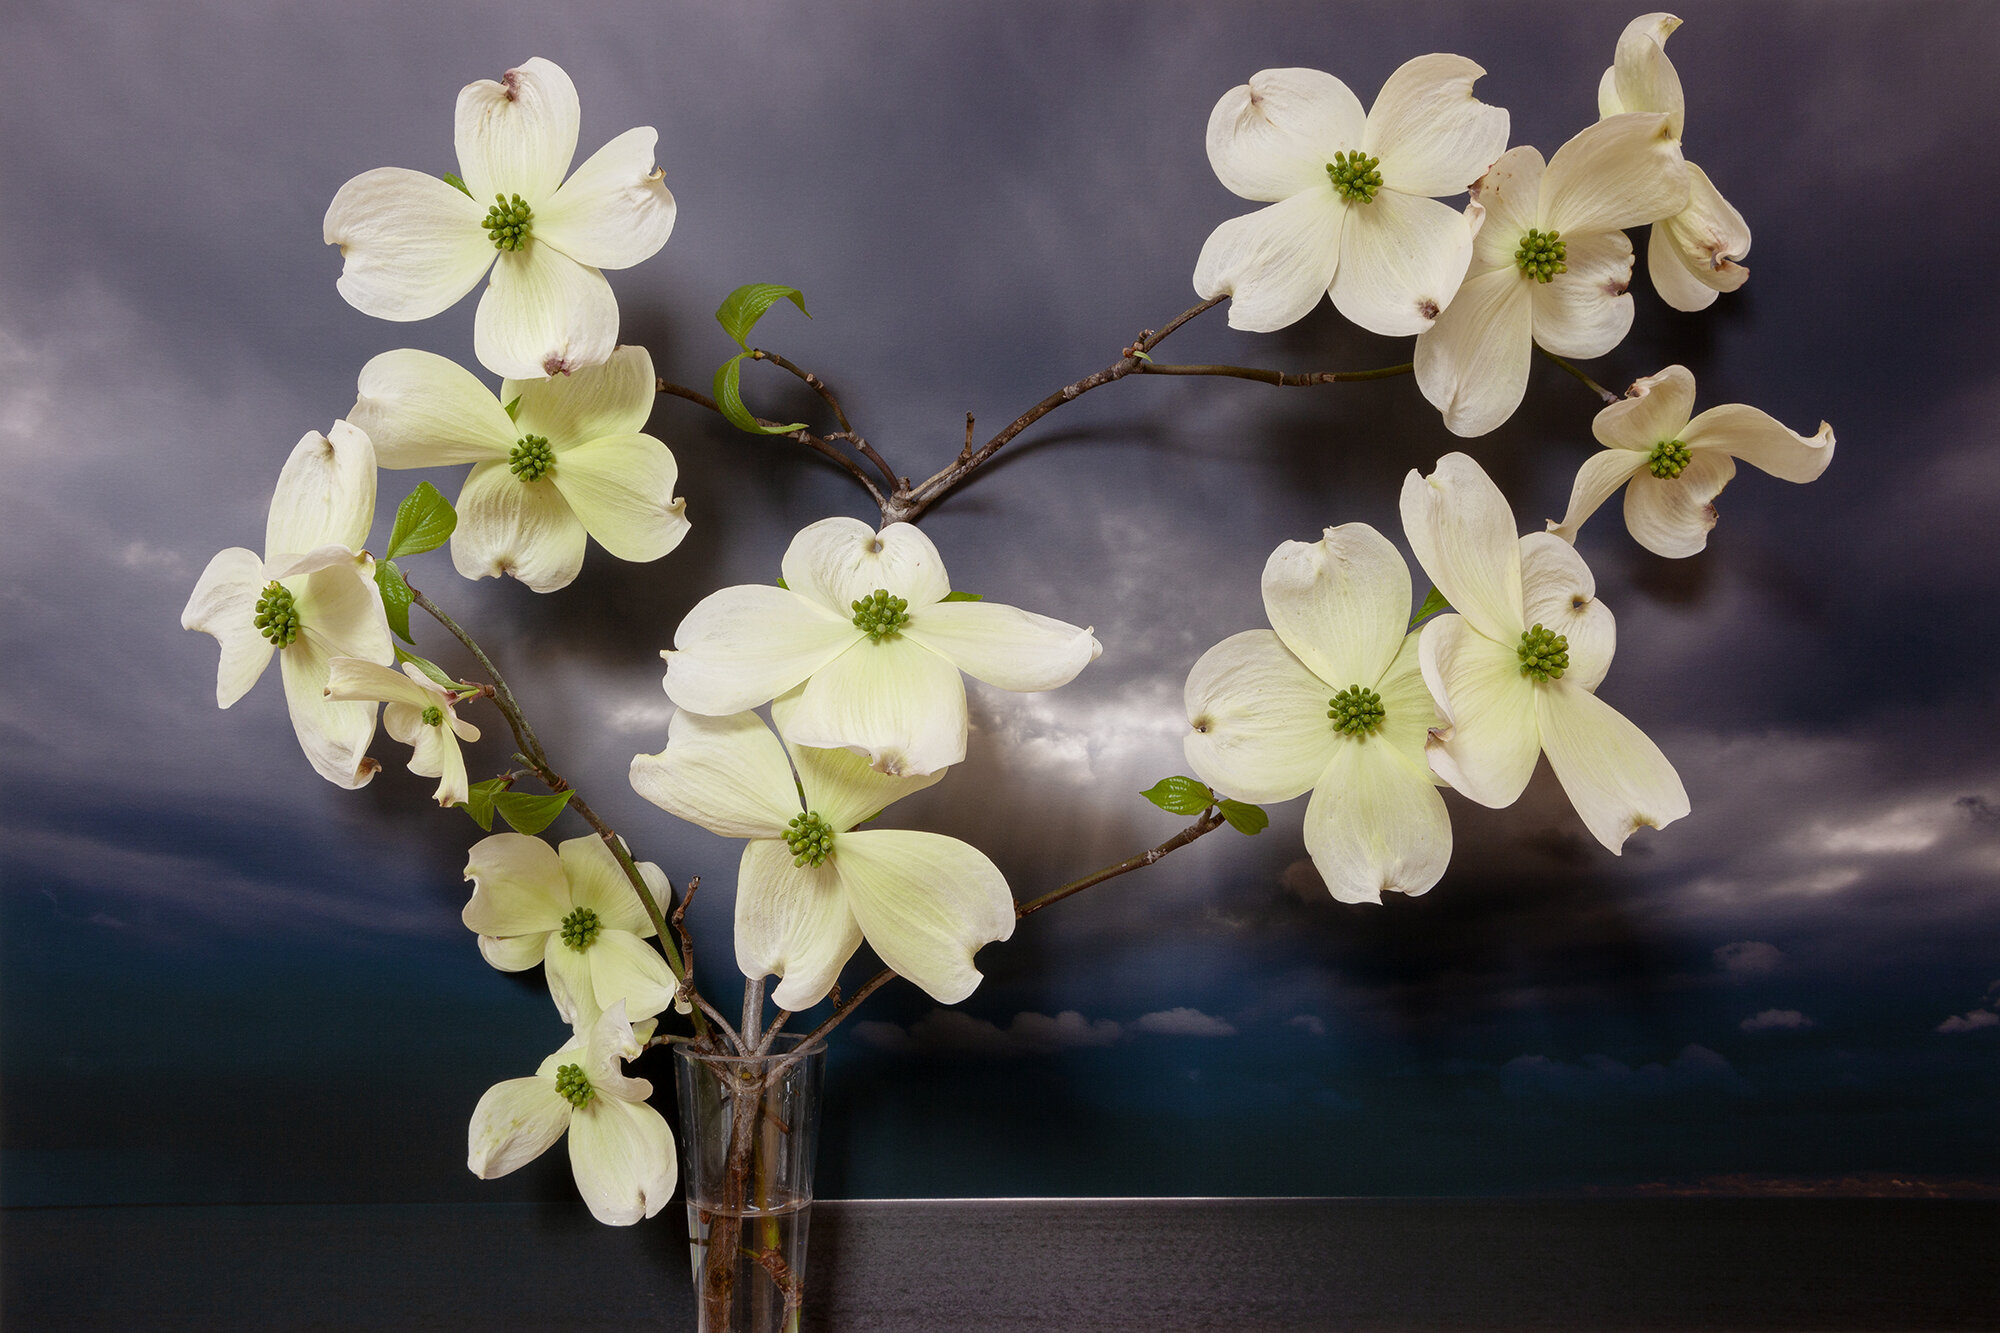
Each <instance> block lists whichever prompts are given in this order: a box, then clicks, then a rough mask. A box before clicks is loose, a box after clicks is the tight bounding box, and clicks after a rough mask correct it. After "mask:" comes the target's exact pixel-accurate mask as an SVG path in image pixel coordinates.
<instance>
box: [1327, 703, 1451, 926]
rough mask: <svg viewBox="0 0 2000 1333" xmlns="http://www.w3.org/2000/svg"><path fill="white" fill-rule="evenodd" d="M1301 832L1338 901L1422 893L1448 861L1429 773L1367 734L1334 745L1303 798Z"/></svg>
mask: <svg viewBox="0 0 2000 1333" xmlns="http://www.w3.org/2000/svg"><path fill="white" fill-rule="evenodd" d="M1305 838H1306V851H1307V852H1308V853H1310V854H1311V856H1312V859H1313V865H1314V866H1315V867H1316V868H1318V870H1319V874H1320V878H1321V879H1323V880H1325V881H1326V887H1327V891H1328V892H1330V893H1331V894H1333V896H1334V898H1336V899H1337V900H1338V901H1340V902H1344V903H1379V902H1381V901H1382V895H1383V894H1384V893H1385V892H1386V893H1409V894H1418V893H1423V892H1425V891H1427V890H1428V889H1429V888H1430V887H1431V886H1432V885H1433V884H1436V883H1437V882H1438V880H1440V879H1442V878H1443V877H1444V871H1445V866H1446V865H1447V864H1449V863H1450V861H1451V819H1450V816H1448V815H1447V814H1446V813H1445V808H1444V798H1443V797H1442V796H1440V795H1439V794H1438V790H1437V788H1436V787H1435V786H1433V785H1432V783H1431V776H1430V774H1429V773H1428V772H1427V771H1425V770H1424V769H1423V768H1422V767H1420V766H1418V765H1417V764H1414V763H1412V762H1411V761H1410V759H1409V756H1407V755H1405V754H1404V753H1403V752H1402V751H1401V750H1399V749H1397V748H1396V747H1395V746H1393V745H1389V744H1386V743H1384V742H1383V741H1382V740H1381V739H1380V738H1379V737H1373V736H1371V737H1369V738H1368V739H1366V740H1359V741H1356V740H1348V741H1343V742H1342V743H1341V745H1340V747H1339V749H1338V751H1337V752H1336V753H1335V755H1334V758H1333V762H1332V763H1331V764H1329V765H1328V766H1327V770H1326V775H1325V776H1324V777H1323V778H1321V779H1320V782H1319V785H1318V786H1316V787H1315V788H1313V795H1312V800H1311V801H1309V802H1308V803H1307V804H1306V823H1305Z"/></svg>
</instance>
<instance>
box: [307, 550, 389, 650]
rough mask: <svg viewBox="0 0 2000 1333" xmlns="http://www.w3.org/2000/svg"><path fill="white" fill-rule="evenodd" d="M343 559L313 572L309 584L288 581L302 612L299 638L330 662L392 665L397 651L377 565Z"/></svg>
mask: <svg viewBox="0 0 2000 1333" xmlns="http://www.w3.org/2000/svg"><path fill="white" fill-rule="evenodd" d="M321 549H322V551H338V552H340V554H341V555H342V556H343V557H344V558H343V559H341V560H339V561H337V562H334V563H329V564H325V565H321V566H320V567H318V568H316V569H311V570H310V571H309V572H308V573H307V574H306V577H305V578H304V580H303V581H301V580H299V579H296V578H288V581H287V583H286V585H285V586H286V587H288V588H290V589H291V590H292V598H293V602H294V604H295V605H296V606H297V607H298V612H299V636H300V638H301V639H311V640H313V641H314V642H315V643H317V644H318V645H319V646H320V648H321V649H322V650H323V651H324V652H325V653H326V655H327V656H328V657H358V658H361V659H362V660H363V661H368V662H385V663H386V662H392V661H394V660H395V657H396V649H395V645H394V644H393V643H392V642H391V641H390V639H389V622H388V619H387V617H386V616H385V615H384V614H383V612H382V597H381V594H380V592H379V591H378V590H377V589H376V587H375V562H374V561H373V560H371V559H369V558H368V557H367V556H365V555H364V556H355V555H352V554H350V553H349V552H347V551H346V549H345V548H343V547H323V548H321Z"/></svg>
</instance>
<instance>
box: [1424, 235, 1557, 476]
mask: <svg viewBox="0 0 2000 1333" xmlns="http://www.w3.org/2000/svg"><path fill="white" fill-rule="evenodd" d="M1534 312H1535V306H1534V299H1533V297H1532V296H1531V295H1530V294H1529V293H1528V291H1527V290H1526V289H1525V284H1524V283H1523V281H1522V278H1521V275H1520V274H1519V273H1518V272H1516V271H1515V270H1513V269H1512V268H1505V269H1495V270H1493V271H1491V272H1489V273H1481V274H1479V275H1477V276H1475V277H1469V278H1467V279H1466V280H1465V282H1464V283H1463V284H1461V285H1460V286H1459V289H1458V292H1457V294H1456V295H1454V296H1453V297H1452V300H1451V304H1450V305H1449V306H1447V307H1446V308H1445V310H1444V311H1443V313H1441V314H1440V315H1439V316H1438V317H1437V319H1436V320H1435V321H1434V322H1433V323H1432V324H1431V327H1430V328H1428V329H1425V330H1424V331H1423V333H1422V334H1421V335H1419V336H1418V338H1417V350H1416V356H1415V361H1416V373H1417V387H1418V388H1419V389H1421V390H1422V391H1423V395H1424V397H1425V398H1426V399H1428V400H1429V402H1430V404H1431V406H1432V407H1435V408H1436V409H1437V410H1438V411H1439V412H1441V413H1443V415H1444V424H1445V428H1446V429H1447V430H1449V431H1450V432H1451V433H1452V434H1454V435H1459V436H1467V437H1470V436H1475V435H1484V434H1485V433H1486V432H1488V431H1490V430H1492V429H1494V428H1495V427H1497V426H1499V425H1500V424H1501V423H1503V422H1505V421H1506V420H1507V418H1508V417H1511V416H1513V415H1514V409H1515V408H1517V407H1519V406H1520V405H1521V399H1522V397H1523V395H1525V394H1526V393H1527V391H1528V362H1529V361H1530V360H1531V359H1532V358H1533V356H1534V349H1535V340H1534Z"/></svg>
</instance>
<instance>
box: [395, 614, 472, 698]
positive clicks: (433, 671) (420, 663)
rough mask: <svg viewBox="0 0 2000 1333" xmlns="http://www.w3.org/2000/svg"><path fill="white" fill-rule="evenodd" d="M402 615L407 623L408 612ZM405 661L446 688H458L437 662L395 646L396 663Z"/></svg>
mask: <svg viewBox="0 0 2000 1333" xmlns="http://www.w3.org/2000/svg"><path fill="white" fill-rule="evenodd" d="M403 615H404V617H405V623H407V621H408V616H409V612H408V611H405V612H404V613H403ZM389 646H390V647H391V648H396V645H395V644H393V643H392V644H390V645H389ZM405 662H409V663H413V664H414V665H415V666H416V668H417V670H419V671H421V672H423V673H424V674H425V675H426V676H429V677H430V678H431V679H432V680H434V681H436V682H437V683H438V684H440V685H442V686H444V687H445V688H446V689H448V690H455V689H457V688H458V682H457V681H455V680H453V679H452V678H451V677H450V676H447V675H445V674H444V670H443V668H441V667H439V666H438V664H437V663H435V662H427V661H425V660H424V659H423V658H421V657H418V656H417V655H416V654H415V653H406V652H404V651H403V650H402V649H401V648H396V665H397V666H401V665H403V663H405Z"/></svg>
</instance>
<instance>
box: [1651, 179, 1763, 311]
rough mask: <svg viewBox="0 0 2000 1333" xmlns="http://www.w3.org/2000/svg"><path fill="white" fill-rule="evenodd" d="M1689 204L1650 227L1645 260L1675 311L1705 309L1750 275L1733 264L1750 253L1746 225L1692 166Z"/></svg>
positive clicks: (1738, 285) (1665, 298) (1657, 284)
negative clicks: (1721, 294) (1719, 295)
mask: <svg viewBox="0 0 2000 1333" xmlns="http://www.w3.org/2000/svg"><path fill="white" fill-rule="evenodd" d="M1687 171H1688V205H1687V207H1686V208H1683V209H1682V210H1681V211H1680V212H1678V213H1676V214H1674V215H1673V216H1672V217H1669V218H1663V219H1661V220H1660V221H1659V222H1656V223H1654V224H1653V235H1652V237H1651V239H1650V241H1649V242H1648V245H1647V251H1646V261H1647V264H1648V265H1649V267H1650V269H1651V271H1652V275H1653V285H1654V286H1655V287H1657V288H1658V289H1659V292H1660V296H1661V298H1662V299H1663V300H1665V301H1666V303H1667V304H1668V305H1670V306H1672V307H1674V309H1676V310H1705V309H1707V308H1708V306H1709V305H1710V304H1711V303H1713V302H1714V300H1715V296H1716V293H1717V292H1733V291H1735V290H1736V289H1737V288H1738V287H1741V286H1742V285H1743V284H1744V283H1745V282H1746V281H1747V280H1748V279H1749V277H1750V270H1749V269H1747V268H1744V267H1743V266H1742V265H1741V264H1739V263H1737V262H1736V261H1737V260H1739V259H1741V258H1743V256H1745V255H1747V254H1749V253H1750V224H1749V223H1747V222H1745V221H1744V220H1743V215H1742V214H1741V213H1739V212H1737V211H1736V209H1735V207H1734V206H1733V205H1732V204H1730V202H1729V201H1728V200H1727V199H1724V198H1723V197H1722V195H1721V193H1720V192H1719V191H1718V190H1717V189H1716V188H1715V186H1714V184H1713V183H1711V182H1710V180H1709V179H1708V173H1706V172H1704V171H1703V170H1702V169H1701V168H1700V167H1698V166H1696V165H1695V164H1694V163H1692V162H1690V163H1688V164H1687Z"/></svg>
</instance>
